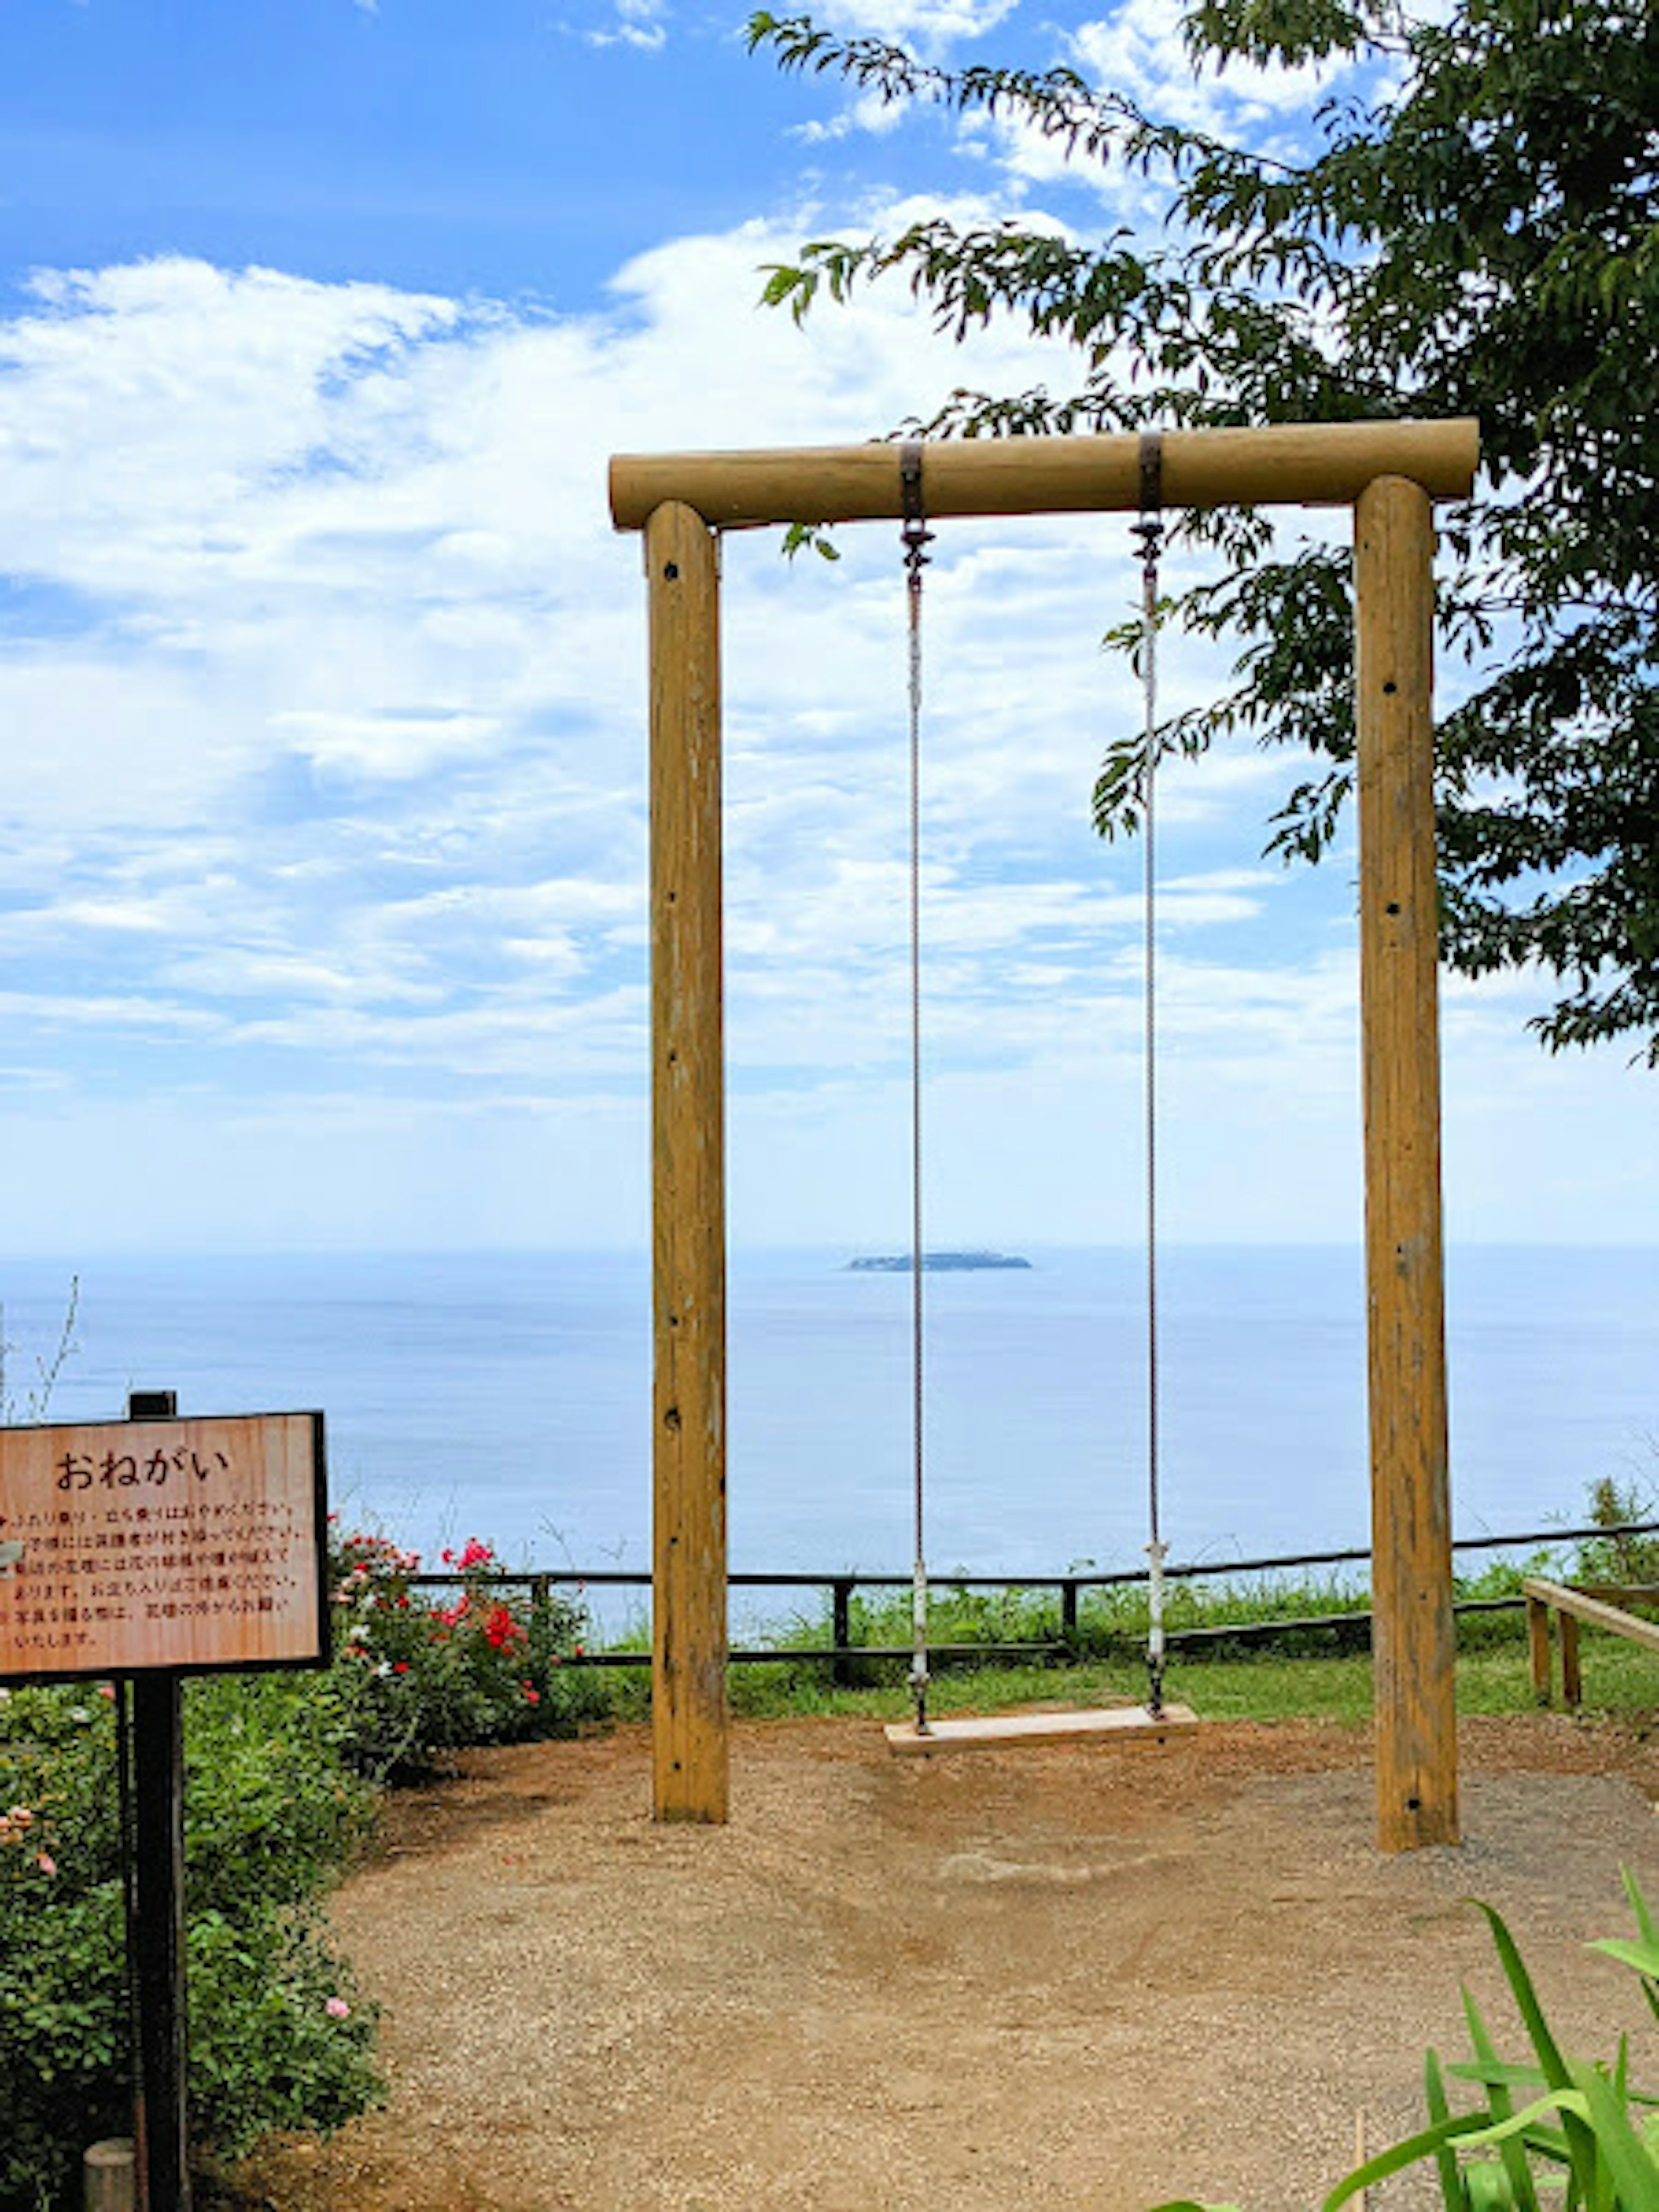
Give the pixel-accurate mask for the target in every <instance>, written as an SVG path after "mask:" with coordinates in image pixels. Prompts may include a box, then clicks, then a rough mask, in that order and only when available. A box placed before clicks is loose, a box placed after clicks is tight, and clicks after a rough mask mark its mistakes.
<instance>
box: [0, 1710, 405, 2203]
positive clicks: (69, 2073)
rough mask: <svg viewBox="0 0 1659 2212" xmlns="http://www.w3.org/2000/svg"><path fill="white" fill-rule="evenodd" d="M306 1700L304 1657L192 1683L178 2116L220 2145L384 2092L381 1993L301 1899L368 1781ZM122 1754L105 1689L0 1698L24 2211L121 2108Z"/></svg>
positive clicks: (311, 1894)
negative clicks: (332, 1745) (364, 1984)
mask: <svg viewBox="0 0 1659 2212" xmlns="http://www.w3.org/2000/svg"><path fill="white" fill-rule="evenodd" d="M317 1705H318V1700H317V1699H316V1698H315V1695H314V1692H313V1691H312V1689H311V1686H310V1684H309V1682H308V1681H307V1679H306V1678H303V1677H296V1676H283V1677H278V1676H275V1675H270V1676H261V1677H253V1678H246V1677H241V1678H237V1679H235V1680H229V1679H223V1678H222V1679H218V1680H210V1681H208V1680H204V1681H201V1682H193V1683H191V1684H190V1685H188V1686H187V1691H186V1723H185V1742H186V1747H187V1752H186V1805H187V1815H186V1821H185V1837H186V1847H187V1853H188V1881H187V1887H186V1896H185V1903H186V1909H187V1912H188V1923H187V1928H186V1948H187V1957H188V1962H189V1973H190V2022H189V2026H190V2057H189V2063H190V2080H191V2119H192V2124H193V2128H194V2132H195V2134H196V2136H197V2138H198V2140H199V2141H200V2142H202V2143H203V2144H204V2145H208V2146H212V2147H214V2148H222V2149H226V2150H232V2151H234V2150H236V2149H239V2148H243V2147H245V2146H246V2144H247V2143H248V2142H252V2140H253V2139H254V2138H256V2137H257V2136H259V2135H261V2134H263V2133H264V2132H265V2131H266V2130H268V2129H270V2128H275V2127H300V2126H303V2127H314V2128H320V2129H327V2128H331V2127H335V2126H337V2125H339V2124H341V2122H342V2121H343V2120H345V2119H349V2118H351V2117H352V2115H353V2114H355V2113H356V2112H362V2111H363V2110H365V2109H366V2108H367V2106H368V2105H369V2104H370V2103H372V2102H373V2101H374V2098H375V2097H376V2095H377V2094H378V2082H377V2080H376V2076H375V2074H374V2065H373V2058H372V2046H373V2039H374V2010H373V2008H372V2007H371V2006H368V2005H367V2004H365V2003H364V2002H362V1999H360V1998H359V1997H358V1996H357V1995H356V1991H355V1990H354V1989H353V1986H352V1983H351V1977H350V1970H349V1967H348V1966H346V1965H345V1964H344V1962H343V1960H340V1959H338V1958H337V1956H336V1955H335V1954H333V1953H332V1952H331V1949H330V1948H329V1946H328V1944H327V1942H326V1941H325V1938H324V1936H322V1934H321V1932H320V1930H319V1928H318V1926H317V1923H316V1921H315V1918H314V1905H313V1900H314V1899H315V1897H316V1895H317V1893H318V1892H319V1888H320V1887H321V1885H322V1884H323V1882H324V1881H325V1880H326V1879H327V1877H328V1875H330V1874H331V1872H332V1870H333V1869H335V1867H337V1864H338V1863H339V1862H340V1859H341V1858H342V1857H343V1854H344V1853H345V1851H346V1850H348V1849H349V1847H350V1844H351V1843H352V1842H353V1841H354V1840H355V1839H356V1837H357V1836H358V1835H360V1834H361V1833H362V1828H363V1825H364V1821H365V1819H366V1817H367V1808H368V1796H369V1793H368V1791H367V1790H365V1788H364V1785H363V1784H361V1783H360V1782H359V1781H358V1780H357V1779H356V1778H355V1777H354V1776H352V1775H350V1774H349V1773H348V1772H347V1771H345V1770H344V1769H343V1766H342V1765H341V1763H340V1760H339V1759H338V1757H337V1754H335V1753H332V1752H331V1751H330V1749H329V1748H328V1746H327V1742H326V1738H325V1731H321V1730H319V1728H318V1725H317V1721H316V1717H315V1713H314V1711H313V1708H315V1707H317ZM115 1770H116V1759H115V1729H114V1721H113V1706H112V1699H111V1697H110V1695H109V1694H108V1693H107V1690H106V1688H105V1689H102V1690H100V1688H99V1687H96V1686H93V1685H90V1684H86V1685H79V1684H77V1685H74V1686H69V1687H62V1688H39V1689H27V1690H20V1691H17V1692H14V1693H11V1694H9V1695H3V1696H0V1958H3V1960H4V1962H5V1971H4V1972H3V1974H0V2052H3V2054H4V2057H3V2062H0V2204H3V2205H4V2206H6V2207H8V2208H11V2207H16V2208H19V2212H21V2208H24V2207H40V2208H43V2212H44V2208H46V2207H48V2206H51V2205H53V2204H55V2203H63V2202H65V2201H67V2198H68V2195H69V2192H70V2191H71V2189H72V2186H73V2184H74V2180H75V2174H76V2166H78V2163H79V2159H80V2154H81V2150H82V2147H83V2146H84V2145H85V2144H86V2143H87V2142H90V2141H92V2140H93V2139H94V2137H95V2136H100V2135H111V2134H125V2133H126V2132H127V2131H128V2128H129V2125H130V2114H131V2078H132V2075H131V2031H130V2021H129V2018H128V2011H127V1997H126V1977H125V1943H124V1916H123V1905H122V1894H121V1870H120V1839H119V1829H118V1788H117V1781H116V1771H115ZM331 1998H332V1999H333V2000H334V2001H335V2006H336V2009H334V2010H331V2009H330V2007H329V2000H330V1999H331ZM341 2006H343V2007H344V2010H343V2011H341V2010H339V2009H338V2007H341Z"/></svg>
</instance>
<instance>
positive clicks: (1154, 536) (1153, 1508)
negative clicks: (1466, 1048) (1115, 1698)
mask: <svg viewBox="0 0 1659 2212" xmlns="http://www.w3.org/2000/svg"><path fill="white" fill-rule="evenodd" d="M1133 534H1134V535H1135V536H1136V537H1137V538H1139V540H1140V680H1141V697H1142V706H1143V716H1144V732H1143V738H1144V750H1143V754H1142V763H1141V850H1142V864H1143V868H1144V881H1143V885H1142V942H1141V963H1142V964H1141V972H1142V977H1143V983H1142V1006H1143V1012H1144V1016H1145V1037H1144V1043H1143V1049H1142V1066H1143V1069H1144V1071H1145V1085H1146V1091H1145V1099H1144V1109H1145V1121H1146V1130H1145V1157H1146V1493H1147V1534H1148V1536H1149V1538H1150V1540H1151V1541H1149V1542H1148V1544H1147V1546H1146V1560H1147V1570H1146V1617H1147V1631H1146V1710H1147V1711H1148V1712H1149V1713H1151V1714H1152V1716H1153V1717H1154V1718H1156V1717H1158V1715H1159V1714H1160V1713H1161V1712H1162V1711H1163V1710H1164V1665H1165V1651H1164V1560H1165V1559H1167V1558H1168V1557H1169V1548H1170V1547H1169V1546H1168V1545H1167V1544H1166V1543H1165V1542H1164V1537H1163V1530H1162V1528H1161V1527H1160V1525H1159V1511H1158V1445H1159V1437H1158V1399H1159V1388H1158V1383H1159V1378H1158V812H1157V797H1158V774H1157V770H1158V554H1159V552H1160V550H1162V547H1163V543H1164V441H1163V439H1162V437H1161V436H1160V435H1159V434H1158V432H1157V431H1156V430H1145V431H1143V432H1142V433H1141V437H1140V520H1139V521H1138V522H1137V523H1135V524H1134V525H1133Z"/></svg>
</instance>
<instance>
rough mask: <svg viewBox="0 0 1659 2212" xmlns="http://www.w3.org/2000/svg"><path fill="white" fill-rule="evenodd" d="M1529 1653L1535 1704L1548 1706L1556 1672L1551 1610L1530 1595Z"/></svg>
mask: <svg viewBox="0 0 1659 2212" xmlns="http://www.w3.org/2000/svg"><path fill="white" fill-rule="evenodd" d="M1527 1652H1528V1656H1529V1658H1530V1659H1531V1661H1532V1695H1533V1702H1534V1705H1548V1703H1549V1701H1550V1698H1551V1694H1552V1689H1553V1676H1554V1672H1555V1669H1554V1664H1553V1660H1552V1658H1551V1656H1550V1609H1549V1607H1548V1606H1547V1605H1546V1604H1545V1602H1544V1601H1543V1599H1542V1598H1541V1597H1533V1596H1531V1595H1528V1599H1527Z"/></svg>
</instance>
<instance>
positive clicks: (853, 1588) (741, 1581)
mask: <svg viewBox="0 0 1659 2212" xmlns="http://www.w3.org/2000/svg"><path fill="white" fill-rule="evenodd" d="M1656 1533H1659V1521H1632V1522H1620V1523H1619V1524H1618V1525H1617V1526H1616V1527H1614V1528H1546V1529H1530V1530H1527V1531H1523V1532H1522V1534H1517V1535H1510V1536H1468V1537H1462V1538H1460V1539H1459V1540H1458V1541H1456V1542H1455V1543H1454V1545H1453V1546H1452V1549H1453V1550H1454V1551H1455V1552H1497V1551H1504V1550H1514V1549H1518V1548H1522V1547H1528V1546H1537V1545H1541V1544H1549V1545H1558V1544H1566V1543H1581V1542H1589V1541H1613V1540H1615V1539H1617V1538H1620V1537H1626V1536H1650V1535H1653V1534H1656ZM1369 1559H1370V1553H1369V1552H1366V1551H1364V1550H1350V1551H1338V1552H1302V1553H1292V1554H1288V1555H1283V1554H1281V1555H1279V1556H1277V1557H1274V1558H1272V1559H1225V1560H1219V1561H1213V1560H1195V1561H1191V1562H1188V1563H1187V1564H1185V1565H1176V1566H1170V1567H1166V1568H1165V1569H1164V1574H1165V1577H1167V1578H1170V1579H1174V1580H1188V1581H1195V1580H1200V1579H1204V1578H1208V1579H1210V1580H1217V1579H1219V1578H1223V1577H1228V1576H1235V1577H1236V1576H1239V1575H1247V1574H1267V1573H1274V1572H1284V1571H1293V1570H1296V1569H1300V1568H1305V1567H1323V1566H1346V1565H1361V1564H1363V1563H1364V1562H1366V1561H1367V1560H1369ZM409 1580H410V1583H411V1584H413V1585H415V1586H416V1587H418V1588H421V1589H464V1588H465V1586H466V1585H467V1584H468V1583H475V1582H476V1583H487V1584H489V1585H490V1586H491V1587H500V1588H502V1589H528V1591H529V1593H530V1632H531V1655H532V1664H533V1665H534V1666H536V1667H537V1668H544V1667H545V1666H546V1665H547V1664H548V1663H549V1662H550V1658H551V1656H552V1619H553V1593H554V1591H555V1590H556V1589H643V1590H649V1589H650V1588H651V1575H650V1572H649V1571H648V1570H647V1569H644V1568H633V1567H598V1568H592V1569H588V1568H581V1567H564V1568H544V1567H536V1568H527V1569H525V1570H524V1571H521V1572H513V1571H508V1570H507V1569H504V1568H499V1567H491V1568H489V1570H487V1571H484V1572H483V1573H473V1574H461V1573H457V1572H451V1573H432V1574H425V1573H417V1574H414V1575H411V1576H410V1577H409ZM1145 1580H1146V1577H1145V1575H1144V1574H1143V1573H1142V1572H1140V1571H1139V1570H1138V1569H1134V1568H1129V1569H1115V1570H1110V1571H1105V1572H1099V1571H1095V1570H1094V1569H1092V1568H1088V1569H1079V1570H1075V1571H1072V1570H1068V1571H1066V1572H1065V1573H1063V1574H1056V1575H1044V1574H942V1575H939V1577H936V1578H935V1587H936V1588H937V1589H939V1590H941V1591H944V1590H959V1589H1003V1590H1015V1589H1018V1590H1043V1589H1052V1590H1054V1591H1056V1592H1057V1593H1058V1595H1059V1601H1060V1603H1059V1613H1058V1619H1057V1622H1056V1628H1055V1633H1054V1636H1053V1637H1052V1638H1047V1639H1044V1638H1037V1639H1036V1640H1033V1639H1031V1638H1024V1639H1019V1640H1011V1639H1001V1640H999V1639H995V1638H992V1639H987V1640H985V1641H982V1642H979V1641H976V1642H975V1643H972V1644H936V1645H935V1646H934V1647H933V1656H935V1657H937V1658H939V1659H940V1660H969V1659H991V1658H1011V1659H1022V1658H1029V1659H1040V1658H1054V1657H1058V1656H1060V1654H1061V1653H1063V1652H1064V1651H1065V1650H1066V1649H1067V1648H1068V1646H1069V1644H1071V1642H1072V1640H1073V1638H1075V1636H1076V1634H1077V1632H1078V1626H1079V1601H1080V1599H1081V1596H1082V1594H1083V1593H1084V1592H1085V1590H1091V1589H1125V1588H1129V1587H1133V1585H1134V1584H1136V1583H1142V1582H1144V1581H1145ZM726 1581H727V1583H728V1586H729V1587H731V1588H733V1589H812V1590H824V1591H827V1592H828V1593H829V1643H828V1644H817V1645H799V1644H795V1645H785V1646H776V1645H738V1646H736V1647H734V1648H733V1649H732V1650H730V1651H729V1652H728V1654H727V1656H728V1658H729V1659H730V1660H731V1661H732V1662H733V1663H734V1664H738V1665H742V1664H750V1665H754V1664H761V1665H778V1664H785V1663H793V1662H813V1663H816V1664H820V1665H823V1666H825V1667H827V1668H829V1674H830V1679H831V1680H832V1681H834V1682H836V1684H838V1685H841V1686H847V1685H849V1684H851V1683H852V1682H853V1681H854V1680H856V1677H857V1670H858V1667H859V1665H860V1662H876V1661H888V1660H890V1661H908V1659H909V1658H910V1657H911V1656H912V1655H911V1650H910V1647H909V1646H908V1644H906V1645H904V1646H902V1647H900V1646H897V1645H893V1646H888V1645H882V1644H854V1641H853V1599H854V1594H855V1593H856V1592H857V1591H859V1590H860V1589H909V1588H910V1586H911V1577H910V1576H909V1575H908V1574H899V1573H879V1572H869V1573H859V1572H852V1571H841V1572H838V1573H837V1572H833V1571H832V1572H830V1573H828V1574H819V1573H813V1572H810V1571H808V1572H803V1571H799V1570H791V1571H787V1572H782V1573H778V1574H765V1573H756V1572H751V1571H740V1572H737V1573H733V1574H730V1575H728V1576H727V1577H726ZM1526 1587H1527V1589H1528V1592H1530V1590H1531V1589H1532V1588H1533V1584H1532V1583H1531V1582H1528V1584H1527V1586H1526ZM1537 1587H1538V1588H1539V1589H1541V1590H1542V1589H1551V1590H1553V1589H1559V1588H1561V1585H1559V1584H1555V1583H1538V1584H1537ZM1567 1595H1569V1596H1572V1595H1574V1593H1572V1592H1568V1593H1567ZM1602 1595H1603V1597H1604V1599H1605V1598H1606V1595H1607V1593H1605V1592H1603V1593H1602ZM1522 1606H1525V1607H1527V1609H1528V1623H1529V1626H1530V1630H1531V1635H1532V1638H1533V1641H1532V1653H1533V1668H1534V1682H1536V1681H1537V1680H1539V1676H1538V1672H1537V1669H1538V1650H1539V1644H1538V1641H1537V1638H1538V1636H1539V1633H1540V1632H1539V1630H1538V1628H1537V1626H1536V1625H1535V1623H1536V1618H1537V1612H1538V1610H1543V1611H1544V1612H1545V1613H1546V1614H1547V1611H1548V1608H1547V1607H1538V1606H1537V1604H1536V1601H1534V1600H1533V1599H1532V1598H1531V1597H1530V1595H1517V1596H1514V1597H1497V1598H1463V1599H1460V1600H1459V1601H1457V1603H1456V1606H1455V1611H1456V1612H1457V1613H1500V1612H1513V1611H1517V1610H1519V1609H1520V1607H1522ZM1556 1609H1557V1611H1558V1612H1559V1618H1560V1620H1561V1624H1562V1659H1563V1665H1564V1668H1565V1666H1566V1664H1567V1662H1568V1650H1569V1639H1571V1653H1572V1661H1571V1663H1572V1666H1573V1668H1574V1673H1573V1678H1572V1679H1573V1681H1574V1683H1575V1685H1576V1684H1577V1679H1578V1677H1577V1620H1576V1618H1575V1612H1574V1611H1573V1610H1566V1609H1562V1608H1560V1607H1557V1608H1556ZM1580 1617H1583V1618H1590V1617H1592V1616H1591V1615H1589V1614H1581V1615H1580ZM1602 1625H1603V1626H1605V1625H1606V1624H1605V1623H1603V1624H1602ZM1635 1626H1637V1628H1638V1630H1641V1631H1644V1632H1646V1631H1647V1630H1648V1627H1649V1624H1647V1623H1644V1622H1638V1623H1636V1624H1635ZM1370 1628H1371V1614H1370V1610H1369V1608H1361V1609H1353V1610H1349V1611H1345V1612H1341V1613H1310V1614H1304V1615H1301V1616H1299V1617H1297V1618H1294V1619H1288V1620H1251V1621H1235V1622H1221V1623H1217V1624H1214V1625H1212V1626H1206V1627H1203V1628H1186V1629H1182V1628H1172V1629H1170V1631H1169V1632H1168V1633H1167V1636H1166V1639H1165V1640H1166V1641H1167V1642H1168V1644H1170V1646H1171V1648H1173V1649H1177V1650H1182V1649H1184V1650H1203V1649H1204V1648H1206V1646H1208V1647H1213V1646H1215V1645H1218V1644H1227V1643H1237V1644H1263V1643H1271V1642H1272V1641H1273V1638H1276V1637H1280V1636H1287V1635H1294V1634H1297V1633H1313V1634H1323V1635H1328V1636H1329V1637H1330V1638H1333V1640H1334V1641H1335V1642H1337V1643H1338V1644H1343V1645H1346V1647H1348V1648H1350V1649H1355V1650H1363V1649H1364V1648H1365V1646H1366V1645H1368V1644H1369V1643H1370ZM1548 1633H1549V1632H1548V1624H1547V1619H1546V1623H1545V1626H1544V1629H1543V1631H1542V1634H1543V1637H1544V1649H1545V1650H1546V1651H1547V1650H1548ZM1651 1635H1652V1638H1653V1640H1654V1641H1655V1644H1656V1648H1659V1628H1655V1629H1653V1630H1652V1632H1651ZM1637 1640H1638V1642H1641V1641H1646V1640H1648V1638H1647V1635H1646V1634H1645V1633H1644V1634H1641V1635H1638V1638H1637ZM1102 1648H1103V1650H1104V1651H1105V1652H1106V1653H1107V1654H1108V1655H1109V1656H1117V1654H1118V1652H1119V1650H1121V1653H1122V1654H1123V1655H1124V1656H1132V1655H1133V1652H1134V1651H1135V1650H1136V1649H1137V1648H1138V1646H1137V1644H1136V1643H1135V1641H1134V1639H1133V1638H1132V1637H1129V1636H1127V1635H1125V1636H1121V1637H1116V1638H1113V1637H1107V1638H1104V1639H1103V1646H1102ZM560 1663H561V1664H562V1665H563V1666H567V1667H569V1666H577V1667H648V1666H649V1665H650V1663H651V1654H650V1652H649V1651H607V1650H599V1651H583V1652H582V1653H581V1654H580V1656H574V1657H573V1656H571V1655H569V1654H568V1653H567V1654H565V1655H564V1656H562V1660H561V1662H560ZM1544 1679H1545V1684H1546V1688H1545V1695H1546V1697H1547V1694H1548V1690H1547V1674H1546V1676H1545V1678H1544ZM1570 1695H1571V1696H1572V1697H1573V1698H1574V1699H1575V1700H1576V1690H1575V1691H1574V1692H1571V1693H1570Z"/></svg>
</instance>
